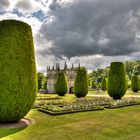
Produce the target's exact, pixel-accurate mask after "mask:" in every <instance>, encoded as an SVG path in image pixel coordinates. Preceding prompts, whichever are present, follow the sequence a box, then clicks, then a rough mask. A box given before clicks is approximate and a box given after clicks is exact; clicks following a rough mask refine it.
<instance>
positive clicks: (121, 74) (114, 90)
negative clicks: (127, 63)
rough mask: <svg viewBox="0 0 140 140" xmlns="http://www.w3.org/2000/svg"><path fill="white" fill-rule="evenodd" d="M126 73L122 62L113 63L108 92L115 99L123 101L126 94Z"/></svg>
mask: <svg viewBox="0 0 140 140" xmlns="http://www.w3.org/2000/svg"><path fill="white" fill-rule="evenodd" d="M126 90H127V83H126V73H125V69H124V65H123V63H122V62H112V63H111V66H110V70H109V77H108V86H107V92H108V94H109V96H111V97H113V99H121V97H122V96H124V94H125V93H126Z"/></svg>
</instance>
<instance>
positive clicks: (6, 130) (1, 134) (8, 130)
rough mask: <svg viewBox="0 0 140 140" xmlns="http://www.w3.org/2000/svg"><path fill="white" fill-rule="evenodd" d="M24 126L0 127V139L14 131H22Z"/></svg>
mask: <svg viewBox="0 0 140 140" xmlns="http://www.w3.org/2000/svg"><path fill="white" fill-rule="evenodd" d="M25 128H26V127H21V128H0V129H1V131H0V139H1V138H4V137H6V136H8V135H12V134H14V133H18V132H20V131H22V130H23V129H25Z"/></svg>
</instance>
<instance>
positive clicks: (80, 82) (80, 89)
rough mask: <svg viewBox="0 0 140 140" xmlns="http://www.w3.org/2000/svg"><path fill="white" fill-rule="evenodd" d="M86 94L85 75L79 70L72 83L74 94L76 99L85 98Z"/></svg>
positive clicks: (84, 72)
mask: <svg viewBox="0 0 140 140" xmlns="http://www.w3.org/2000/svg"><path fill="white" fill-rule="evenodd" d="M87 93H88V83H87V73H86V71H85V70H84V69H79V70H78V71H77V75H76V78H75V82H74V94H75V96H76V97H78V98H80V97H85V96H86V95H87Z"/></svg>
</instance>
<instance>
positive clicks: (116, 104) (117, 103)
mask: <svg viewBox="0 0 140 140" xmlns="http://www.w3.org/2000/svg"><path fill="white" fill-rule="evenodd" d="M139 104H140V102H139V101H138V100H137V99H136V98H124V99H122V100H112V101H111V102H110V103H109V104H108V105H105V108H110V109H114V108H120V107H125V106H132V105H139Z"/></svg>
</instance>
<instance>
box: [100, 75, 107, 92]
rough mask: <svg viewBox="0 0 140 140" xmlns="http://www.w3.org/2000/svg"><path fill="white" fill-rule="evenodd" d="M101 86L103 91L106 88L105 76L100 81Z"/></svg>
mask: <svg viewBox="0 0 140 140" xmlns="http://www.w3.org/2000/svg"><path fill="white" fill-rule="evenodd" d="M101 88H102V90H103V91H105V90H106V78H103V80H102V83H101Z"/></svg>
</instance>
